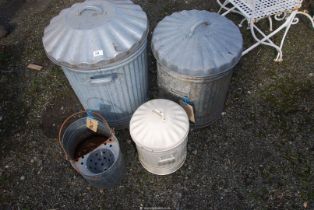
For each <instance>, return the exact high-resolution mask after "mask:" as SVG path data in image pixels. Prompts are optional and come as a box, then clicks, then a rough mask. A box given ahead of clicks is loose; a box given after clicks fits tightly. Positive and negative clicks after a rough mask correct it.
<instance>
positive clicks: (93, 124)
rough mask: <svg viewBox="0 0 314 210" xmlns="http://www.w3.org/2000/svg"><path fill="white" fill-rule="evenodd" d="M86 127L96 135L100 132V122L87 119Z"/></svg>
mask: <svg viewBox="0 0 314 210" xmlns="http://www.w3.org/2000/svg"><path fill="white" fill-rule="evenodd" d="M86 127H87V128H88V129H90V130H92V131H94V132H95V133H96V132H97V130H98V121H97V120H95V119H92V118H89V117H88V118H87V119H86Z"/></svg>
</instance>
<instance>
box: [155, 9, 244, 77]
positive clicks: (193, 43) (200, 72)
mask: <svg viewBox="0 0 314 210" xmlns="http://www.w3.org/2000/svg"><path fill="white" fill-rule="evenodd" d="M242 48H243V39H242V35H241V33H240V30H239V28H238V27H237V26H236V25H235V24H234V23H232V22H231V21H230V20H228V19H227V18H225V17H223V16H220V15H219V14H217V13H211V12H207V11H198V10H190V11H182V12H176V13H173V14H172V15H170V16H167V17H165V18H164V19H163V20H162V21H161V22H159V23H158V25H157V27H156V29H155V31H154V33H153V39H152V50H153V53H154V55H155V58H156V59H157V61H158V62H159V63H161V64H162V65H165V66H166V67H168V68H169V69H170V70H171V71H174V72H176V73H179V74H183V75H188V76H193V77H208V76H212V75H217V74H220V73H223V72H226V71H228V70H230V69H231V68H232V67H233V66H234V65H235V64H237V63H238V61H239V60H240V58H241V54H242Z"/></svg>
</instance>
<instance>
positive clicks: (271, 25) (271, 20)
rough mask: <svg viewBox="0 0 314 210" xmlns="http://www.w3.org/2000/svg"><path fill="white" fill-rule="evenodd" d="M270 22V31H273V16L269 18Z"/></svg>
mask: <svg viewBox="0 0 314 210" xmlns="http://www.w3.org/2000/svg"><path fill="white" fill-rule="evenodd" d="M268 21H269V31H273V19H272V17H271V16H269V17H268Z"/></svg>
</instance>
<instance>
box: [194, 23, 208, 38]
mask: <svg viewBox="0 0 314 210" xmlns="http://www.w3.org/2000/svg"><path fill="white" fill-rule="evenodd" d="M201 25H206V26H208V25H210V23H209V21H208V20H199V21H197V22H196V23H195V24H193V26H192V27H191V29H190V33H189V37H192V36H193V35H194V32H195V30H196V29H197V28H198V27H199V26H201Z"/></svg>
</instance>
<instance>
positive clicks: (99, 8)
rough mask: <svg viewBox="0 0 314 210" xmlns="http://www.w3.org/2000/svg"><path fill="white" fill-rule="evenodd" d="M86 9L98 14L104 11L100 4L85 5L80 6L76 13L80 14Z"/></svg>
mask: <svg viewBox="0 0 314 210" xmlns="http://www.w3.org/2000/svg"><path fill="white" fill-rule="evenodd" d="M86 11H93V12H95V13H96V14H97V15H100V14H102V13H103V12H104V11H103V9H102V8H101V7H100V6H94V5H88V6H85V7H83V8H81V9H80V10H79V13H78V15H79V16H81V15H82V14H83V13H84V12H86Z"/></svg>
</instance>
